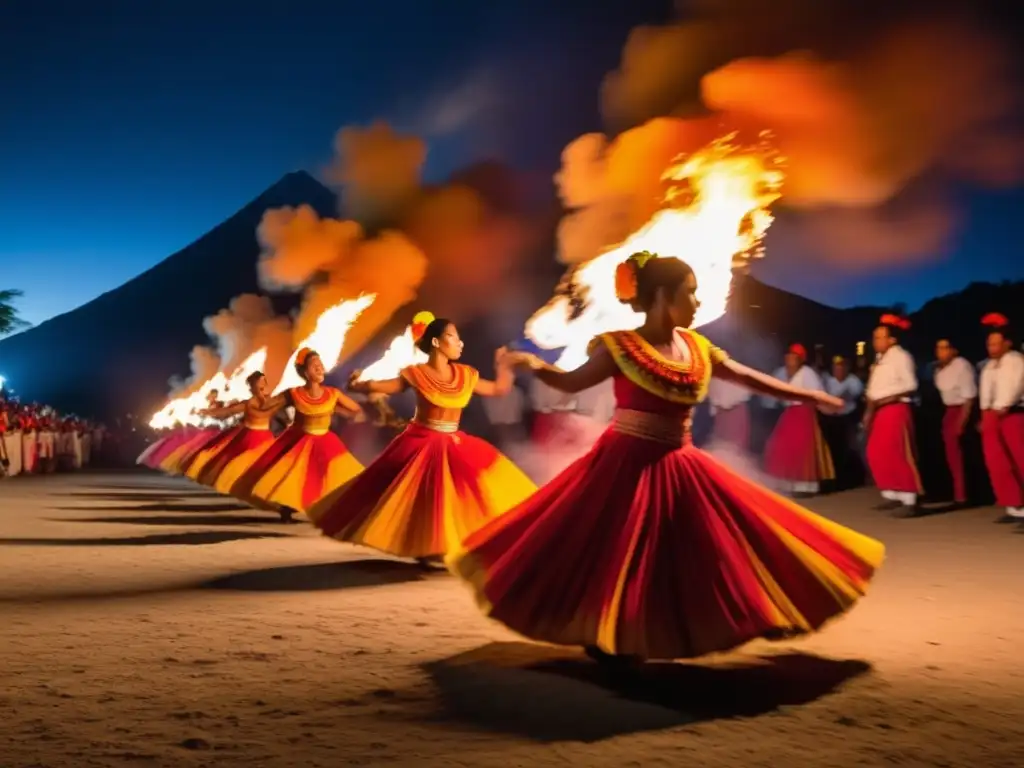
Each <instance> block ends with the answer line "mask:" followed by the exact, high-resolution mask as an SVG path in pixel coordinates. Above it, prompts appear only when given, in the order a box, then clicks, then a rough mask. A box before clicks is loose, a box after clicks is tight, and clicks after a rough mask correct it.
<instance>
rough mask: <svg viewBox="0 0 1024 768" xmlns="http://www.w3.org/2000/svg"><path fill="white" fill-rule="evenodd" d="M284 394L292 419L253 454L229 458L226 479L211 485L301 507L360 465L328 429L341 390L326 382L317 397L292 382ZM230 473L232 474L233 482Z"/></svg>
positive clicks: (344, 479) (233, 493)
mask: <svg viewBox="0 0 1024 768" xmlns="http://www.w3.org/2000/svg"><path fill="white" fill-rule="evenodd" d="M289 395H290V397H291V403H292V405H293V406H294V407H295V421H294V422H293V423H292V425H291V426H290V427H288V429H286V430H285V431H284V432H282V433H281V434H280V435H279V436H278V437H277V439H276V440H274V441H273V442H272V443H269V444H267V445H266V446H265V447H264V448H263V449H262V450H259V451H257V452H256V453H255V455H249V456H244V457H243V456H240V457H238V458H237V459H235V460H234V461H232V462H230V463H229V464H228V466H227V467H226V468H225V469H224V470H223V475H227V478H225V477H223V475H222V477H221V478H220V479H218V482H217V483H216V485H215V486H214V487H215V488H216V489H217V490H218V491H221V492H222V493H227V494H229V495H231V496H234V497H235V498H237V499H241V500H243V501H248V500H250V499H257V500H259V501H261V502H264V503H266V504H271V505H276V506H280V507H287V508H288V509H294V510H297V511H299V512H305V511H306V510H307V509H308V508H309V506H310V505H311V504H313V502H315V501H316V500H317V499H319V498H320V497H321V496H323V495H324V494H325V493H328V492H330V491H333V490H334V489H335V488H337V487H338V486H340V485H342V484H344V483H346V482H348V481H349V480H351V479H352V478H353V477H355V476H356V475H357V474H359V472H361V471H362V469H363V465H362V464H360V463H359V462H358V461H357V460H356V457H355V456H353V455H352V454H351V453H350V452H349V450H348V448H347V447H346V446H345V444H344V443H343V442H341V438H340V437H338V436H337V435H336V434H334V433H333V432H331V418H332V417H333V416H334V409H335V406H336V405H337V404H338V397H339V396H340V395H341V392H339V391H338V390H337V389H335V388H334V387H327V386H325V387H323V392H321V394H320V397H319V398H317V399H313V398H312V397H310V396H309V394H307V393H306V390H305V388H304V387H296V388H294V389H291V390H289ZM236 462H237V464H236ZM232 465H235V466H232ZM239 470H241V471H239ZM236 473H237V475H236ZM232 475H236V477H237V479H233V481H232ZM229 481H231V482H230V484H229ZM225 486H226V488H225Z"/></svg>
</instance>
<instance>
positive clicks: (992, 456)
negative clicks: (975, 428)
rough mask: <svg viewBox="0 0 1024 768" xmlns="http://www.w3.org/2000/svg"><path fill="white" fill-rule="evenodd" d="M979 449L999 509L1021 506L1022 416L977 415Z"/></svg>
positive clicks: (1023, 468) (1023, 478) (1023, 490)
mask: <svg viewBox="0 0 1024 768" xmlns="http://www.w3.org/2000/svg"><path fill="white" fill-rule="evenodd" d="M981 448H982V451H983V452H984V454H985V466H986V467H987V468H988V477H989V480H991V481H992V490H993V491H995V494H996V504H998V505H999V506H1000V507H1011V508H1014V507H1024V413H1020V412H1018V413H1008V414H1006V415H1005V416H1000V415H999V414H998V413H996V412H995V411H982V412H981Z"/></svg>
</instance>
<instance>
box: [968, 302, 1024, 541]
mask: <svg viewBox="0 0 1024 768" xmlns="http://www.w3.org/2000/svg"><path fill="white" fill-rule="evenodd" d="M983 322H985V324H986V325H989V326H990V327H991V330H990V331H989V334H988V339H987V343H986V346H987V348H988V357H989V360H988V362H987V363H986V364H985V368H984V369H983V370H982V372H981V384H980V386H979V390H980V399H981V447H982V450H983V451H984V454H985V466H986V468H987V469H988V476H989V479H990V480H991V481H992V490H994V491H995V494H996V504H998V505H999V506H1001V507H1005V508H1006V516H1005V517H1004V518H1003V520H1004V521H1007V522H1013V521H1024V355H1021V353H1020V352H1017V351H1016V350H1015V349H1014V348H1013V341H1012V340H1011V338H1012V337H1011V335H1010V331H1009V328H1008V327H1007V322H1006V318H1004V317H1003V316H1002V315H995V314H992V315H986V316H985V319H984V320H983Z"/></svg>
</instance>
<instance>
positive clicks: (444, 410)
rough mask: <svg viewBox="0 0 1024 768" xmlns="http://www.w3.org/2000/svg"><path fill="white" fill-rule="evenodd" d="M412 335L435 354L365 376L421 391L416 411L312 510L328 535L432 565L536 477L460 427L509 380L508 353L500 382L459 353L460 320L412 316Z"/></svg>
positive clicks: (357, 386) (500, 359)
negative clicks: (474, 401)
mask: <svg viewBox="0 0 1024 768" xmlns="http://www.w3.org/2000/svg"><path fill="white" fill-rule="evenodd" d="M413 336H414V338H415V339H416V345H417V347H419V349H420V350H421V351H422V352H424V353H425V354H427V355H428V356H429V358H428V360H427V362H426V363H423V364H422V365H410V366H408V367H407V368H404V369H402V372H401V375H400V376H399V377H398V378H397V379H390V380H385V381H359V374H358V373H356V374H353V377H352V382H351V385H350V386H351V388H352V389H353V390H355V391H357V392H363V393H373V392H376V393H381V394H387V395H395V394H398V393H400V392H403V391H405V390H407V389H412V390H413V391H415V393H416V415H415V416H414V417H413V421H412V423H411V424H409V426H408V427H406V429H405V431H404V432H402V433H401V434H400V435H399V436H398V437H396V438H395V439H394V440H392V441H391V444H390V445H389V446H388V447H387V448H386V449H385V450H384V452H383V453H382V454H381V455H380V456H378V457H377V459H376V460H374V461H373V463H372V464H370V465H369V466H368V467H366V469H365V470H363V472H362V473H361V474H360V475H359V476H357V477H355V478H353V479H352V480H350V481H349V482H347V483H346V484H345V485H342V486H341V487H339V488H338V489H337V490H334V491H333V492H331V493H328V494H327V495H326V496H324V497H323V498H322V499H320V500H319V501H318V502H317V503H316V504H314V505H313V506H311V507H310V508H309V510H308V512H307V515H308V516H309V519H310V520H312V521H313V524H314V525H316V527H317V528H319V529H320V530H321V531H323V533H324V534H325V535H327V536H330V537H332V538H334V539H337V540H339V541H346V542H350V543H353V544H362V545H364V546H368V547H372V548H374V549H377V550H379V551H381V552H386V553H388V554H390V555H395V556H396V557H409V558H415V559H417V560H419V561H420V562H421V563H424V564H426V563H427V562H429V561H430V560H431V559H433V558H439V557H442V556H444V555H445V554H447V553H448V552H449V551H450V550H451V549H452V548H454V547H457V546H458V545H459V543H461V542H462V540H463V539H464V538H465V537H466V536H467V535H469V534H470V533H472V532H473V531H475V530H476V529H477V528H479V527H480V526H481V525H483V524H484V523H486V522H487V521H488V520H491V519H493V518H494V517H496V516H498V515H500V514H501V513H503V512H505V511H507V510H508V509H510V508H511V507H514V506H515V505H516V504H518V503H519V502H521V501H522V500H523V499H525V498H527V497H528V496H529V495H530V494H531V493H533V492H534V490H536V486H535V485H534V484H533V482H532V481H531V480H530V479H529V478H528V477H527V476H526V475H525V474H524V473H523V472H522V471H521V470H520V469H519V468H518V467H517V466H516V465H515V464H513V463H512V462H511V461H509V460H508V459H507V458H506V457H505V456H503V455H502V454H501V453H500V452H499V451H498V449H497V448H495V447H494V446H492V445H491V444H490V443H488V442H486V441H484V440H481V439H480V438H478V437H473V436H472V435H467V434H465V433H464V432H461V431H460V430H459V419H460V418H461V416H462V411H463V409H465V407H466V406H467V405H468V404H469V401H470V399H471V398H472V397H473V395H480V396H483V397H493V396H500V395H504V394H506V393H507V392H508V391H509V389H511V387H512V369H511V368H510V367H509V366H508V365H507V364H506V363H505V360H504V358H505V353H504V351H503V350H500V351H499V354H498V355H497V356H496V358H495V363H496V368H497V379H496V381H487V380H485V379H481V378H480V373H479V372H478V371H477V370H476V369H475V368H471V367H469V366H468V365H463V364H461V363H458V362H456V361H457V360H458V359H459V358H460V357H461V356H462V347H463V344H462V340H461V339H460V338H459V333H458V330H457V329H456V328H455V325H454V324H453V323H452V322H451V321H449V320H445V319H443V318H436V319H435V318H434V316H433V315H431V314H430V313H420V314H419V315H417V316H416V318H414V322H413Z"/></svg>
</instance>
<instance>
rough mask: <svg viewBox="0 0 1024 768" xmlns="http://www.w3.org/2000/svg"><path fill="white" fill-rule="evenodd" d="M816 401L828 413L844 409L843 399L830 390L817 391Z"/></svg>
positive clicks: (815, 394)
mask: <svg viewBox="0 0 1024 768" xmlns="http://www.w3.org/2000/svg"><path fill="white" fill-rule="evenodd" d="M814 403H815V405H817V406H818V407H819V408H821V410H823V411H825V412H826V413H838V412H839V411H841V410H842V409H843V405H844V403H843V401H842V400H841V399H840V398H838V397H834V396H832V395H830V394H829V393H828V392H815V393H814Z"/></svg>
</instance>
